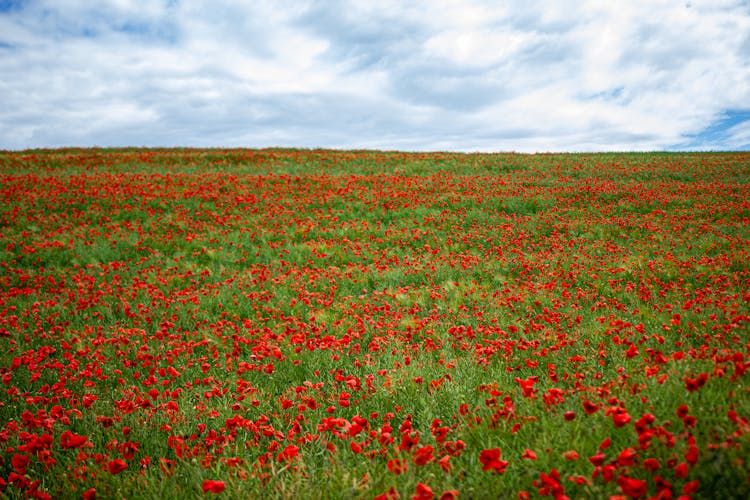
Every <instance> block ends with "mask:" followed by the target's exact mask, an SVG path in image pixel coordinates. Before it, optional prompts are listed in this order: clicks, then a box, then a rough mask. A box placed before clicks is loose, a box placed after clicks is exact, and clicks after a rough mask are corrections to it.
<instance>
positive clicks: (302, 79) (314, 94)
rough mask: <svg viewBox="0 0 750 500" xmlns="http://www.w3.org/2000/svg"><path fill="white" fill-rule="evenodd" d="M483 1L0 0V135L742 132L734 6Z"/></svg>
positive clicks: (306, 142) (448, 137) (676, 135)
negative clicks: (500, 4)
mask: <svg viewBox="0 0 750 500" xmlns="http://www.w3.org/2000/svg"><path fill="white" fill-rule="evenodd" d="M495 4H496V2H481V1H473V2H472V1H448V0H443V1H417V2H409V3H407V4H404V3H403V2H395V1H383V2H367V1H364V0H362V1H346V2H344V1H343V0H342V1H340V2H336V1H322V0H321V1H307V2H288V3H284V4H283V5H279V4H278V3H277V2H271V1H257V2H251V3H248V2H242V1H239V0H235V1H224V2H209V1H204V0H171V1H139V0H109V1H99V2H88V1H85V0H55V1H53V0H37V1H13V2H7V1H6V2H0V148H9V149H20V148H30V147H57V146H67V145H80V146H91V145H100V146H124V145H136V146H140V145H143V146H274V145H280V146H300V147H317V146H321V147H339V148H352V147H370V148H384V149H418V150H433V149H448V150H468V151H473V150H490V151H497V150H514V151H580V150H591V151H596V150H649V149H675V148H681V147H682V148H686V149H700V148H717V147H718V148H720V149H737V148H745V149H746V148H747V147H748V143H749V142H750V141H748V140H747V136H748V122H747V120H744V121H739V122H737V121H731V120H730V121H727V120H726V119H725V117H726V116H727V113H730V114H731V113H740V114H741V113H742V112H743V110H747V108H748V105H747V103H750V55H748V54H750V50H748V47H749V46H750V35H748V33H750V7H748V4H747V3H746V2H744V1H739V0H738V1H730V0H705V1H691V2H689V3H680V2H674V1H666V0H664V1H661V0H654V1H650V0H649V1H646V0H643V1H635V2H624V3H623V2H596V1H588V2H581V1H572V0H571V1H563V2H561V1H554V2H552V1H549V2H543V1H533V0H531V1H530V0H524V1H521V0H518V1H511V2H506V3H504V7H503V8H497V6H496V5H495ZM732 116H734V115H732ZM738 116H739V115H738ZM741 116H744V115H741Z"/></svg>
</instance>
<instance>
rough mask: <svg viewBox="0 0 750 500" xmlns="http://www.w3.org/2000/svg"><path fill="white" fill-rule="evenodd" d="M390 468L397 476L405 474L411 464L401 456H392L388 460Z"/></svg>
mask: <svg viewBox="0 0 750 500" xmlns="http://www.w3.org/2000/svg"><path fill="white" fill-rule="evenodd" d="M387 465H388V470H389V471H391V472H392V473H393V474H396V475H397V476H399V475H401V474H403V473H404V472H406V471H407V470H408V469H409V466H408V465H407V463H406V460H402V459H400V458H392V459H390V460H388V464H387Z"/></svg>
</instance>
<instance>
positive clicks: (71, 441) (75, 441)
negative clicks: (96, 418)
mask: <svg viewBox="0 0 750 500" xmlns="http://www.w3.org/2000/svg"><path fill="white" fill-rule="evenodd" d="M88 440H89V438H88V436H80V435H78V434H73V433H72V432H70V431H65V432H63V433H62V434H60V446H61V447H63V448H64V449H68V448H80V447H82V446H83V445H85V444H86V442H87V441H88Z"/></svg>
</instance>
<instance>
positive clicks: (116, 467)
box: [107, 458, 128, 474]
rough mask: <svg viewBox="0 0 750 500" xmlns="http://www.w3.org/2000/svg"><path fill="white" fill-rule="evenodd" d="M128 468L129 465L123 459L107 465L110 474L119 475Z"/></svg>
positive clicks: (112, 461)
mask: <svg viewBox="0 0 750 500" xmlns="http://www.w3.org/2000/svg"><path fill="white" fill-rule="evenodd" d="M127 468H128V463H127V462H126V461H125V460H122V459H119V458H117V459H115V460H111V461H110V462H109V464H107V470H108V471H109V473H110V474H119V473H120V472H122V471H124V470H125V469H127Z"/></svg>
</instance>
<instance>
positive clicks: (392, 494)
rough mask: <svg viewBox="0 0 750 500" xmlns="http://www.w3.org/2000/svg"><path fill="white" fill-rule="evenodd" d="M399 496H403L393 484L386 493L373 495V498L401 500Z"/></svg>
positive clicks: (376, 499)
mask: <svg viewBox="0 0 750 500" xmlns="http://www.w3.org/2000/svg"><path fill="white" fill-rule="evenodd" d="M399 498H401V495H400V494H399V492H398V491H397V490H396V488H395V487H393V486H391V488H390V489H389V490H388V491H386V492H385V493H381V494H380V495H378V496H376V497H373V499H372V500H399Z"/></svg>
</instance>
